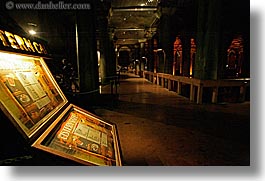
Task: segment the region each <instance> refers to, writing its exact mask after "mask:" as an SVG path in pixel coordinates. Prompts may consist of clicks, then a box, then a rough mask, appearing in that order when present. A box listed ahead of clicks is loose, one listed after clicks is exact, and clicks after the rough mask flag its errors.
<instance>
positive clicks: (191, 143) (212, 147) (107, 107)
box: [93, 74, 250, 166]
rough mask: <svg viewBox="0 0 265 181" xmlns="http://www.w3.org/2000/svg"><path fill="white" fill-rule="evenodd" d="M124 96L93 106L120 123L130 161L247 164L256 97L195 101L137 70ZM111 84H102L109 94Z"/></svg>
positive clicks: (126, 77)
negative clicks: (237, 100)
mask: <svg viewBox="0 0 265 181" xmlns="http://www.w3.org/2000/svg"><path fill="white" fill-rule="evenodd" d="M117 90H118V100H115V101H114V102H113V101H110V103H108V102H106V103H105V104H103V105H101V106H95V107H94V108H93V112H94V114H96V115H98V116H100V117H102V118H103V119H104V120H107V121H110V122H113V123H115V124H116V126H117V130H118V136H119V140H120V148H121V153H122V162H123V165H125V166H247V165H249V164H250V103H249V102H244V103H227V104H202V105H197V104H195V103H191V102H190V101H189V100H188V99H187V98H185V97H183V96H180V95H177V93H175V92H173V91H168V90H167V89H165V88H162V87H160V86H157V85H154V84H152V83H150V82H148V81H147V80H145V79H143V78H140V77H137V76H135V75H133V74H123V75H121V80H120V84H119V85H118V89H117ZM109 91H110V88H109V87H108V86H105V87H103V88H102V94H109V93H110V92H109Z"/></svg>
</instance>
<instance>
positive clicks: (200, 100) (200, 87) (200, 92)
mask: <svg viewBox="0 0 265 181" xmlns="http://www.w3.org/2000/svg"><path fill="white" fill-rule="evenodd" d="M202 95H203V85H202V84H200V85H199V86H198V92H197V104H202Z"/></svg>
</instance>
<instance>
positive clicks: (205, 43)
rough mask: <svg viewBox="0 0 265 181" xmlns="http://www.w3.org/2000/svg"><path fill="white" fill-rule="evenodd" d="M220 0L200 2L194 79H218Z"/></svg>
mask: <svg viewBox="0 0 265 181" xmlns="http://www.w3.org/2000/svg"><path fill="white" fill-rule="evenodd" d="M221 9H222V3H221V1H220V0H204V1H198V20H197V54H196V62H195V69H194V77H195V78H198V79H212V80H217V79H218V63H219V61H220V58H221V57H220V41H221V40H220V39H221V33H222V32H221V20H222V18H221Z"/></svg>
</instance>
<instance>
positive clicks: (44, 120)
mask: <svg viewBox="0 0 265 181" xmlns="http://www.w3.org/2000/svg"><path fill="white" fill-rule="evenodd" d="M0 55H1V58H2V61H3V60H5V58H4V57H5V56H6V57H7V58H8V59H9V60H10V61H12V58H13V59H16V58H17V59H19V60H21V62H26V61H28V62H31V61H32V62H33V64H34V66H37V63H36V62H38V63H39V65H38V67H39V68H41V71H42V73H43V74H44V75H45V76H46V77H47V78H48V79H49V80H48V83H50V84H51V86H53V88H54V89H55V90H56V91H57V92H56V93H58V96H59V98H60V99H61V100H60V102H59V101H58V105H57V106H56V107H55V108H54V109H52V110H49V111H48V113H47V114H46V115H44V116H43V117H40V120H39V121H38V122H37V123H36V124H35V125H34V126H33V127H31V128H27V127H26V126H25V124H23V123H22V120H21V119H22V118H19V117H17V116H16V115H15V113H14V111H12V109H13V108H12V107H10V106H8V103H7V102H8V101H9V102H12V104H13V105H15V106H16V109H17V110H22V111H23V113H27V111H26V110H25V108H23V106H22V104H21V103H19V101H17V99H16V98H15V95H14V94H12V92H11V91H10V90H9V89H8V87H7V85H5V84H4V83H3V82H2V81H1V82H0V89H1V91H3V92H2V94H3V95H7V97H8V98H7V99H6V100H2V99H1V100H0V108H1V109H2V110H3V112H4V114H5V115H6V116H7V117H8V118H9V119H10V120H11V121H12V123H13V124H14V125H15V126H16V127H17V128H18V129H19V131H20V132H21V133H22V134H23V136H24V137H25V138H26V139H28V140H29V141H32V140H33V139H34V138H33V137H35V136H37V135H38V134H39V133H38V132H40V131H41V130H42V129H44V127H45V125H47V124H48V122H51V121H53V120H52V119H53V118H54V117H55V115H56V114H59V112H61V111H62V109H63V108H64V107H65V106H66V105H67V103H68V100H67V99H66V97H65V96H64V94H63V92H62V91H61V89H60V87H59V86H58V84H57V82H56V81H55V79H54V78H53V76H52V74H51V72H50V70H49V69H48V66H47V65H46V63H45V62H44V59H43V58H42V57H38V56H31V55H24V54H19V53H10V52H7V51H0ZM7 58H6V59H7ZM2 71H4V70H2ZM8 71H10V72H12V73H13V74H14V72H15V70H12V69H8ZM17 71H21V69H19V68H18V70H17ZM30 73H33V72H30ZM38 73H39V72H38ZM0 74H1V69H0ZM0 78H1V77H0ZM40 85H41V86H47V87H46V88H48V85H44V84H43V83H42V84H40ZM22 87H23V88H25V86H22ZM42 91H43V90H42ZM46 97H48V98H50V97H49V96H46ZM9 98H10V99H9ZM5 101H6V102H5ZM20 113H21V112H20Z"/></svg>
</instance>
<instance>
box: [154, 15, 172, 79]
mask: <svg viewBox="0 0 265 181" xmlns="http://www.w3.org/2000/svg"><path fill="white" fill-rule="evenodd" d="M171 17H172V16H171V15H169V14H166V13H165V14H163V15H162V17H161V20H160V21H161V23H160V25H159V45H158V48H162V49H163V50H164V53H165V57H166V59H165V60H164V61H165V62H163V63H162V64H163V66H164V67H163V69H162V70H164V72H165V73H168V74H172V72H173V71H172V69H173V55H174V41H175V38H176V37H175V36H173V35H174V34H173V32H172V31H173V29H172V21H173V20H172V18H171ZM161 61H163V60H162V59H161Z"/></svg>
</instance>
